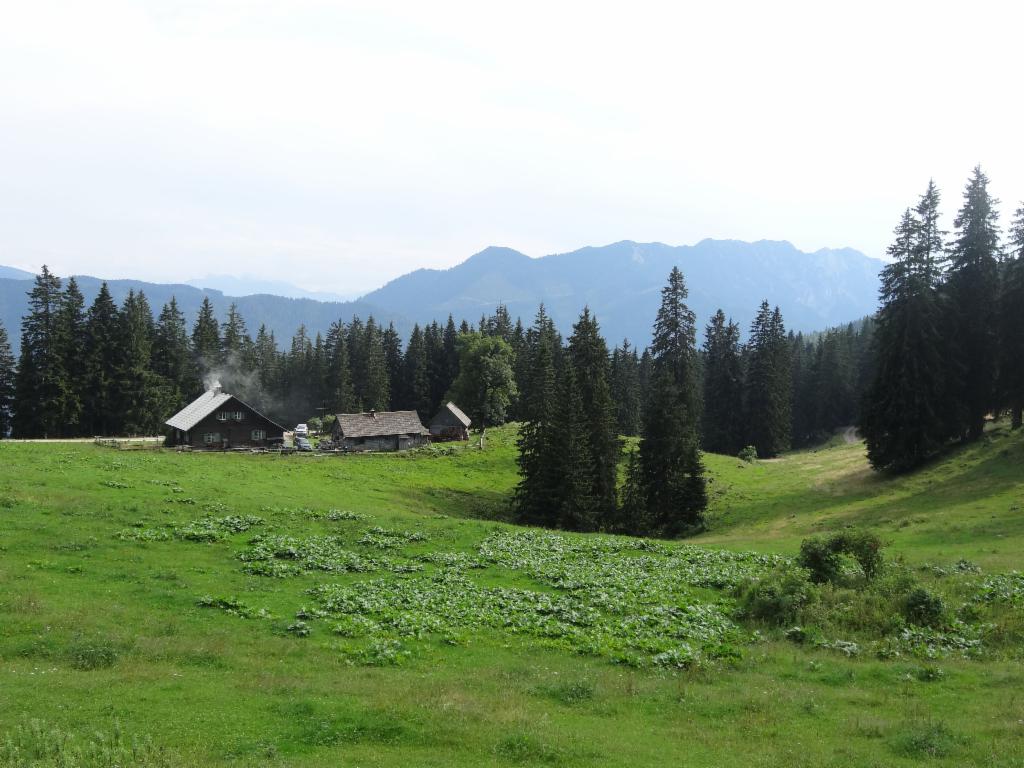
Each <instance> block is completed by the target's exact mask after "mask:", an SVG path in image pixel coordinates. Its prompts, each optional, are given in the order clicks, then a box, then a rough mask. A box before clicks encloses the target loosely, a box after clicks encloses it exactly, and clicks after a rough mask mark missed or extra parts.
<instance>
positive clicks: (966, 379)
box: [947, 166, 1000, 440]
mask: <svg viewBox="0 0 1024 768" xmlns="http://www.w3.org/2000/svg"><path fill="white" fill-rule="evenodd" d="M988 183H989V182H988V177H987V176H986V175H985V174H984V173H983V172H982V170H981V167H980V166H978V167H976V168H975V169H974V173H973V174H972V175H971V178H970V179H969V180H968V182H967V187H966V189H965V190H964V203H963V207H961V209H960V212H959V213H958V214H957V217H956V219H955V220H954V222H953V223H954V225H955V226H956V233H955V237H954V240H953V244H952V247H951V248H950V258H949V273H948V276H947V287H948V291H949V296H950V299H951V302H952V311H953V321H954V332H953V334H952V335H951V336H950V337H949V338H950V340H951V341H952V342H954V343H953V344H951V348H950V350H949V352H948V353H947V360H948V361H949V363H950V367H951V368H952V369H953V371H954V374H957V378H958V384H959V386H958V388H957V391H956V393H955V397H954V399H955V400H956V402H958V403H961V404H962V406H963V414H962V424H961V431H962V436H963V437H964V438H965V439H967V440H976V439H977V438H979V437H981V433H982V429H983V428H984V425H985V416H986V415H987V414H988V413H990V412H991V411H992V409H993V407H994V406H995V405H996V401H997V399H998V398H997V396H996V370H997V369H996V365H997V361H998V359H999V355H998V347H997V335H996V328H997V317H996V308H997V306H998V297H999V256H1000V248H999V225H998V220H999V212H998V210H997V209H996V206H997V205H998V203H999V201H998V200H995V199H993V198H992V196H991V195H990V194H989V191H988Z"/></svg>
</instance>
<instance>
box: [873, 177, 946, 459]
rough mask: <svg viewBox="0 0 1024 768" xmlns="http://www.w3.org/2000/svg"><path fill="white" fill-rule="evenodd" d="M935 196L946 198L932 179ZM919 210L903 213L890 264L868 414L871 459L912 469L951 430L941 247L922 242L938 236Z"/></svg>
mask: <svg viewBox="0 0 1024 768" xmlns="http://www.w3.org/2000/svg"><path fill="white" fill-rule="evenodd" d="M927 195H928V197H929V198H930V199H931V200H932V201H933V203H932V204H933V205H937V204H938V193H937V190H934V189H933V186H932V185H929V191H928V193H927ZM919 215H920V214H916V213H915V212H914V211H911V210H910V209H908V210H907V211H906V212H905V213H904V214H903V217H902V218H901V220H900V223H899V224H898V225H897V227H896V230H895V238H894V240H893V243H892V245H890V246H889V249H888V255H889V258H890V262H889V263H888V264H887V265H886V267H885V268H884V269H883V270H882V287H881V291H880V298H881V308H880V309H879V311H878V314H877V316H876V330H875V333H874V338H873V356H874V362H873V366H872V367H873V371H874V376H873V380H872V382H871V383H870V384H869V385H868V388H867V390H866V392H865V394H864V401H863V404H862V407H861V417H860V430H861V433H862V434H863V435H864V438H865V441H866V443H867V449H868V460H869V461H870V462H871V465H872V466H873V467H874V468H875V469H878V470H885V469H891V470H896V471H904V470H908V469H912V468H914V467H916V466H918V465H920V464H921V463H922V462H924V461H926V460H927V459H928V458H929V457H931V456H932V455H934V454H935V453H936V452H937V451H938V450H940V449H941V447H942V446H943V444H944V443H945V442H946V439H947V438H948V436H949V434H950V427H949V423H948V421H947V419H946V418H945V416H944V414H943V410H944V409H945V407H946V403H947V400H948V398H947V393H946V389H945V388H946V384H947V379H946V376H945V368H946V365H945V363H944V355H945V354H946V353H945V346H946V344H945V339H944V336H943V333H942V322H943V314H944V312H943V307H942V305H941V303H940V301H941V300H940V296H939V292H938V290H937V285H936V283H937V281H938V276H939V272H940V265H939V264H938V254H939V253H940V249H938V248H933V247H931V246H930V245H929V246H925V245H923V244H922V242H921V241H922V239H925V238H930V235H929V234H928V231H927V229H926V228H924V227H922V226H921V219H919V218H918V216H919Z"/></svg>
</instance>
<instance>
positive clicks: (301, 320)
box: [0, 240, 883, 346]
mask: <svg viewBox="0 0 1024 768" xmlns="http://www.w3.org/2000/svg"><path fill="white" fill-rule="evenodd" d="M673 266H678V267H679V268H680V269H681V270H682V271H683V274H684V276H685V278H686V284H687V286H688V288H689V291H690V298H689V305H690V308H691V309H693V310H694V312H695V313H696V314H697V320H698V323H699V324H700V327H703V325H704V324H705V323H706V322H707V320H708V319H709V318H710V316H711V315H712V314H713V313H714V312H715V310H716V309H718V308H719V307H721V308H722V309H723V310H724V311H725V312H726V314H727V315H729V316H731V317H732V318H733V319H734V320H736V321H737V322H739V323H740V324H741V326H742V327H744V328H746V327H747V326H748V325H749V323H750V321H751V319H752V318H753V316H754V314H755V312H756V311H757V307H758V305H759V304H760V302H761V300H762V299H768V301H769V302H770V303H771V304H773V305H778V306H779V307H780V308H781V310H782V314H783V318H784V319H785V322H786V327H787V328H790V329H793V330H798V331H805V332H807V331H815V330H821V329H823V328H826V327H830V326H835V325H839V324H841V323H845V322H849V321H852V320H856V319H858V318H861V317H864V316H865V315H869V314H871V313H873V312H874V311H875V308H876V305H877V294H878V273H879V271H880V269H881V268H882V266H883V263H882V262H881V261H879V260H877V259H872V258H869V257H868V256H865V255H864V254H863V253H860V252H859V251H856V250H853V249H850V248H843V249H821V250H818V251H814V252H813V253H808V252H804V251H801V250H799V249H797V248H796V247H794V246H793V245H792V244H790V243H788V242H785V241H772V240H759V241H757V242H754V243H747V242H742V241H738V240H702V241H701V242H699V243H697V244H696V245H692V246H670V245H664V244H662V243H635V242H632V241H623V242H619V243H613V244H611V245H606V246H602V247H587V248H581V249H579V250H576V251H572V252H570V253H562V254H554V255H551V256H545V257H542V258H530V257H529V256H527V255H525V254H523V253H520V252H519V251H515V250H512V249H511V248H498V247H490V248H486V249H485V250H483V251H481V252H480V253H477V254H475V255H474V256H472V257H470V258H469V259H467V260H466V261H464V262H462V263H461V264H459V265H458V266H455V267H452V268H451V269H444V270H438V269H419V270H416V271H414V272H411V273H409V274H407V275H404V276H402V277H399V278H397V279H395V280H392V281H391V282H389V283H387V284H386V285H384V286H383V287H381V288H379V289H377V290H375V291H373V292H371V293H369V294H367V295H365V296H363V297H362V298H360V299H358V300H355V301H343V302H342V301H319V300H317V299H313V298H292V297H288V296H277V295H271V294H266V293H256V294H252V295H246V296H240V297H232V296H229V295H227V294H226V293H225V292H224V291H222V290H216V289H213V288H198V287H196V286H194V285H188V284H163V283H147V282H142V281H138V280H108V281H107V283H108V285H109V287H110V290H111V293H112V294H113V296H114V299H115V300H116V301H118V302H120V301H122V300H123V299H124V297H125V296H126V295H127V293H128V291H129V290H135V291H139V290H142V291H144V292H145V293H146V296H147V297H148V298H149V301H150V303H151V304H152V306H153V310H154V313H156V312H159V310H160V307H161V306H162V305H163V304H164V303H165V302H166V301H169V300H170V298H171V296H175V297H176V298H177V301H178V304H179V306H180V307H181V309H182V311H183V312H184V313H185V316H186V319H187V320H188V322H189V324H190V326H191V323H192V322H194V319H195V316H196V313H197V312H198V310H199V306H200V304H201V303H202V301H203V298H204V297H208V298H209V299H210V301H211V303H212V304H213V306H214V308H215V310H216V311H217V313H218V315H219V316H221V317H222V318H223V316H224V314H226V311H227V308H228V306H229V305H230V304H231V303H235V304H237V305H238V308H239V310H240V311H241V313H242V315H243V316H244V317H245V319H246V322H247V324H248V327H249V330H250V331H251V332H255V330H256V329H257V328H258V327H259V325H260V324H262V323H265V324H266V326H267V328H268V329H270V330H272V331H273V332H274V334H275V335H276V337H277V339H278V342H279V343H280V344H282V345H284V344H286V342H287V340H288V339H289V338H290V337H291V335H292V333H294V331H295V329H296V328H298V326H299V325H300V324H305V326H306V328H307V329H308V330H309V332H310V333H311V334H316V333H317V332H320V333H323V332H325V331H326V330H327V328H328V326H329V325H330V324H331V322H333V321H335V320H338V319H342V320H349V319H351V317H352V316H353V315H359V316H360V317H363V318H364V319H365V318H366V317H368V316H370V315H373V316H374V317H375V318H377V320H379V321H381V322H383V323H385V324H387V323H389V322H394V323H395V326H396V328H398V330H399V332H400V333H401V334H402V335H403V336H404V335H406V334H407V333H408V332H409V330H410V329H411V327H412V324H413V323H414V322H419V323H424V322H430V321H431V320H434V319H437V320H438V321H441V322H443V321H444V320H446V319H447V317H448V315H449V314H451V315H452V316H453V317H455V318H456V321H459V320H461V319H462V318H465V319H467V320H469V321H470V322H476V321H477V320H478V319H479V318H480V316H481V315H483V314H490V313H491V312H493V310H494V307H495V306H496V305H497V304H498V303H504V304H505V305H506V306H507V307H508V308H509V311H510V312H511V314H512V316H513V317H515V316H517V315H518V316H521V317H522V319H523V322H524V324H527V325H528V324H529V323H530V321H531V319H532V318H533V315H534V314H535V313H536V311H537V306H538V304H539V303H540V302H541V301H543V302H544V304H545V306H546V307H547V309H548V312H549V314H550V315H551V316H552V318H553V319H554V321H555V323H556V324H557V325H558V327H559V329H560V330H561V331H562V332H563V333H566V334H568V333H569V332H570V331H571V327H572V323H573V322H574V321H575V319H576V318H577V317H578V315H579V313H580V311H581V309H582V308H583V306H584V305H587V306H589V307H590V309H591V310H592V311H593V312H594V313H595V314H596V315H597V318H598V320H599V322H600V323H601V327H602V330H603V332H604V335H605V337H606V338H607V339H608V340H609V343H610V344H616V343H618V342H619V341H621V340H622V339H623V338H629V339H630V341H632V342H633V343H634V344H639V345H640V346H643V345H645V344H647V343H648V342H649V340H650V332H651V324H652V322H653V321H654V315H655V312H656V311H657V307H658V303H659V300H660V291H661V288H662V286H664V284H665V282H666V279H667V277H668V273H669V271H670V270H671V268H672V267H673ZM30 279H31V277H30V276H29V274H28V273H26V272H24V271H22V270H16V269H13V268H10V267H0V322H2V323H3V324H4V325H5V327H7V329H8V331H9V335H10V336H11V341H12V342H13V343H14V345H15V346H17V343H18V335H19V334H18V329H19V327H20V320H21V317H22V316H23V315H24V314H25V313H26V311H27V296H26V294H27V292H28V290H29V289H30V288H31V282H29V281H30ZM228 279H229V280H230V278H228ZM77 280H78V283H79V286H80V287H81V289H82V292H83V294H85V297H86V301H87V302H91V301H92V299H93V298H94V297H95V295H96V293H97V291H98V290H99V286H100V284H101V282H102V281H101V280H100V279H98V278H95V277H88V276H77ZM221 284H222V285H225V283H224V282H223V281H222V283H221ZM297 290H300V289H297Z"/></svg>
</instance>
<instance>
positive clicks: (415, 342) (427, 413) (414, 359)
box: [399, 323, 433, 422]
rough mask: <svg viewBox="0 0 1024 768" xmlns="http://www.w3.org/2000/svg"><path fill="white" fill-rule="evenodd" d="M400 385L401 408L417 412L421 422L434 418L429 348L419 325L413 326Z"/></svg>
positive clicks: (403, 363)
mask: <svg viewBox="0 0 1024 768" xmlns="http://www.w3.org/2000/svg"><path fill="white" fill-rule="evenodd" d="M399 384H400V386H401V388H402V389H401V393H402V394H401V400H400V401H399V406H400V407H401V408H404V409H412V410H414V411H416V412H417V414H419V417H420V420H421V421H423V422H427V421H429V420H430V417H431V416H433V413H431V409H432V408H433V402H432V397H431V392H430V375H429V370H428V361H427V347H426V342H425V341H424V339H423V331H422V330H421V329H420V326H419V323H417V324H415V325H414V326H413V328H412V333H411V334H409V344H408V345H407V346H406V348H405V360H404V361H403V362H402V374H401V376H400V377H399Z"/></svg>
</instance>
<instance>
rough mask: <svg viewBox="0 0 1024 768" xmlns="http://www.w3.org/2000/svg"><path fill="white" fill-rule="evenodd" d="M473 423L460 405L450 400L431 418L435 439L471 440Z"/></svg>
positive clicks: (431, 427)
mask: <svg viewBox="0 0 1024 768" xmlns="http://www.w3.org/2000/svg"><path fill="white" fill-rule="evenodd" d="M471 423H472V422H471V421H470V420H469V416H467V415H466V414H465V413H463V411H462V409H461V408H459V406H457V405H456V404H455V403H452V402H448V403H447V404H446V405H444V406H442V407H441V410H439V411H438V412H437V415H436V416H434V418H433V419H431V420H430V434H431V436H432V437H433V438H434V439H435V440H469V425H470V424H471Z"/></svg>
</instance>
